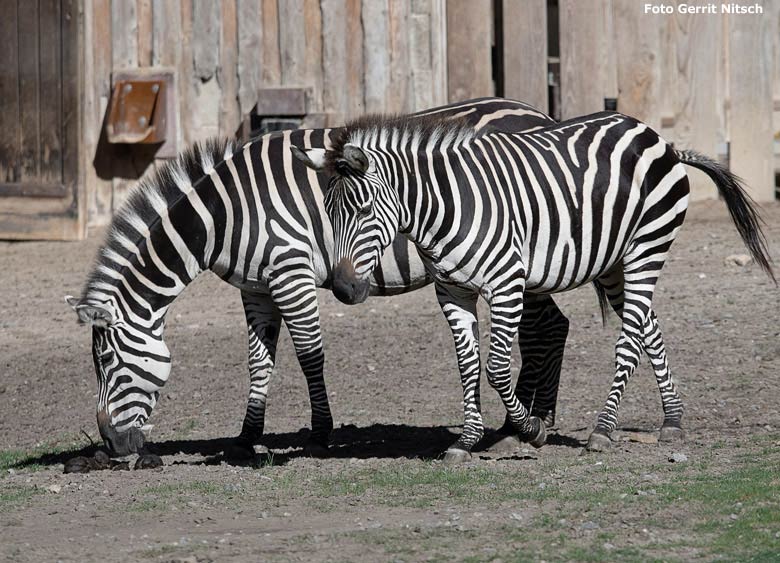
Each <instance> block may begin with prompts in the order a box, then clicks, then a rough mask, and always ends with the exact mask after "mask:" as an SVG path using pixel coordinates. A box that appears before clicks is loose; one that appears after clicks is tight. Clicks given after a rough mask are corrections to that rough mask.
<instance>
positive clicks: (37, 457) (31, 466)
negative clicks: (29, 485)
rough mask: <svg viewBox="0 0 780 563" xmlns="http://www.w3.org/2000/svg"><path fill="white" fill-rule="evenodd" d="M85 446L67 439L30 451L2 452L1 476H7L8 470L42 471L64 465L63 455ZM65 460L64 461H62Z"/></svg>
mask: <svg viewBox="0 0 780 563" xmlns="http://www.w3.org/2000/svg"><path fill="white" fill-rule="evenodd" d="M84 446H85V444H83V443H79V441H78V439H77V438H74V437H73V436H71V437H66V438H63V439H60V440H57V441H55V442H52V443H48V444H41V445H40V446H35V447H32V448H29V449H9V450H0V474H2V475H7V474H8V469H15V470H22V469H23V470H27V471H40V470H41V469H44V468H46V467H50V466H52V465H56V464H59V463H64V458H63V454H66V453H67V452H73V455H77V453H76V450H79V449H83V447H84ZM60 458H63V459H60Z"/></svg>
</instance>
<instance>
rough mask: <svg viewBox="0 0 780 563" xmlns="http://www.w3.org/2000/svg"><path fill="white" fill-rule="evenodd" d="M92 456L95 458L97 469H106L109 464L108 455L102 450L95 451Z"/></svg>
mask: <svg viewBox="0 0 780 563" xmlns="http://www.w3.org/2000/svg"><path fill="white" fill-rule="evenodd" d="M92 457H94V458H95V462H96V463H97V465H98V468H99V469H108V468H109V467H110V465H111V458H110V457H108V454H107V453H106V452H104V451H103V450H98V451H96V452H95V455H94V456H92Z"/></svg>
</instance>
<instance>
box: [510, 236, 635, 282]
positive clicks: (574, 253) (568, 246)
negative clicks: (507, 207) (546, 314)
mask: <svg viewBox="0 0 780 563" xmlns="http://www.w3.org/2000/svg"><path fill="white" fill-rule="evenodd" d="M539 246H541V245H537V248H536V249H533V250H535V251H531V249H529V250H528V251H526V253H525V254H524V255H525V256H527V257H528V258H527V260H528V265H527V270H526V291H529V292H532V293H560V292H562V291H568V290H570V289H576V288H578V287H580V286H582V285H586V284H588V283H590V282H592V281H593V280H595V279H597V278H599V277H600V276H602V275H604V274H606V273H607V272H609V271H610V270H612V269H613V268H614V267H615V266H616V265H617V264H619V263H620V261H621V260H622V258H623V256H624V255H625V251H626V247H627V246H628V245H627V243H626V242H625V241H624V242H623V244H622V245H621V248H620V251H619V252H617V253H616V254H615V256H614V258H611V259H607V258H606V257H605V258H604V259H602V260H597V261H596V262H595V263H591V261H590V260H586V259H584V258H583V257H581V251H578V250H577V248H576V246H575V242H574V240H573V239H569V240H566V241H565V242H563V243H560V242H559V243H558V244H557V246H556V247H555V251H554V252H553V253H552V255H550V253H549V252H548V249H549V248H550V246H545V247H544V248H539Z"/></svg>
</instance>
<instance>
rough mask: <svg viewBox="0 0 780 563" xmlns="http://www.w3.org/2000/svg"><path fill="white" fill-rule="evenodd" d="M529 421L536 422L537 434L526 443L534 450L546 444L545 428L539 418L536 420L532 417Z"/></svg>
mask: <svg viewBox="0 0 780 563" xmlns="http://www.w3.org/2000/svg"><path fill="white" fill-rule="evenodd" d="M531 420H532V421H535V422H538V424H539V432H537V433H536V436H534V438H533V439H531V440H529V441H528V443H529V444H531V445H532V446H533V447H535V448H541V447H542V446H543V445H544V444H545V443H546V442H547V426H546V425H545V423H544V421H543V420H542V419H541V418H538V417H536V416H532V417H531Z"/></svg>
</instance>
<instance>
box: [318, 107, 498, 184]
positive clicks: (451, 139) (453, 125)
mask: <svg viewBox="0 0 780 563" xmlns="http://www.w3.org/2000/svg"><path fill="white" fill-rule="evenodd" d="M485 129H489V128H485ZM485 129H483V130H481V131H480V132H477V131H475V130H474V127H473V126H472V125H470V124H469V123H468V121H467V120H466V119H463V118H452V117H442V116H440V115H437V114H433V115H425V116H415V115H397V114H368V115H364V116H362V117H358V118H357V119H354V120H352V121H349V122H347V124H346V125H344V127H343V128H341V129H339V130H338V132H337V134H336V135H335V138H333V139H332V140H331V150H329V151H328V152H327V153H326V160H325V166H326V168H328V170H331V171H333V170H335V165H336V162H337V161H338V160H339V159H341V158H342V157H343V155H344V146H345V145H348V144H353V145H358V146H362V147H365V146H387V145H388V144H390V143H392V145H393V146H396V147H400V146H405V145H407V144H410V143H412V142H414V143H416V144H417V145H418V146H421V147H425V146H430V145H434V144H436V143H440V142H441V143H443V142H446V143H451V144H460V143H463V142H466V141H469V140H471V139H474V138H476V137H478V136H479V135H480V134H481V133H482V132H483V131H484V130H485Z"/></svg>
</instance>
